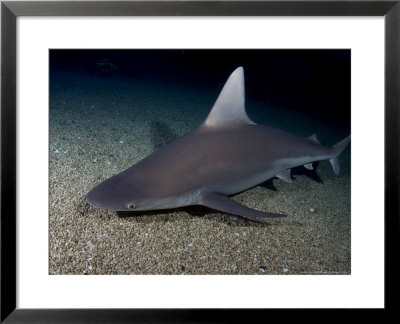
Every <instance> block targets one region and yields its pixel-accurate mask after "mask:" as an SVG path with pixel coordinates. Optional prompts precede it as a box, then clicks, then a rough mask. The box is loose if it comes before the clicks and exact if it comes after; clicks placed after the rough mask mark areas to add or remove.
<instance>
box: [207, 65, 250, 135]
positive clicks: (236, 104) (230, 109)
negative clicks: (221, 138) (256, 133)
mask: <svg viewBox="0 0 400 324" xmlns="http://www.w3.org/2000/svg"><path fill="white" fill-rule="evenodd" d="M203 125H205V126H207V127H223V126H232V125H255V123H254V122H253V121H252V120H251V119H250V118H249V117H248V116H247V114H246V110H245V106H244V72H243V67H241V66H240V67H238V68H237V69H236V70H235V71H233V72H232V74H231V75H230V77H229V79H228V81H226V83H225V85H224V87H223V89H222V91H221V93H220V94H219V96H218V99H217V101H216V102H215V104H214V106H213V108H212V109H211V111H210V113H209V114H208V117H207V118H206V120H205V121H204V124H203Z"/></svg>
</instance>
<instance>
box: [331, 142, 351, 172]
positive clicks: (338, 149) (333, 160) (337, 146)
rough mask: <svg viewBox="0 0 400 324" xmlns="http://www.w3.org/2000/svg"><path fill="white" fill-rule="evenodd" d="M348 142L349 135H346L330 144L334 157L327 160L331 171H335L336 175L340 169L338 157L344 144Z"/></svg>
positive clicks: (344, 146)
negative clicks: (337, 141)
mask: <svg viewBox="0 0 400 324" xmlns="http://www.w3.org/2000/svg"><path fill="white" fill-rule="evenodd" d="M349 143H350V135H349V136H347V137H346V138H344V139H342V140H341V141H340V142H339V143H336V144H335V145H333V146H332V148H333V156H334V157H333V158H331V159H329V162H331V165H332V169H333V172H335V174H336V175H338V174H339V171H340V165H339V159H338V157H339V155H340V154H342V152H343V150H344V149H345V148H346V146H347V145H348V144H349Z"/></svg>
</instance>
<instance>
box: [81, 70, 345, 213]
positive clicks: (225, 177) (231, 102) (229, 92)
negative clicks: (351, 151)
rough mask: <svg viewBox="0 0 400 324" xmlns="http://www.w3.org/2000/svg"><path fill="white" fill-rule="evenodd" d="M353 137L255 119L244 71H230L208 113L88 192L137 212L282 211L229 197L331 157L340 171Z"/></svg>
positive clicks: (96, 202) (99, 201)
mask: <svg viewBox="0 0 400 324" xmlns="http://www.w3.org/2000/svg"><path fill="white" fill-rule="evenodd" d="M349 142H350V136H348V137H347V138H345V139H343V140H342V141H341V142H339V143H338V144H336V145H334V146H333V147H326V146H322V145H321V144H319V143H318V140H317V138H316V136H315V135H313V136H311V137H309V138H302V137H297V136H294V135H292V134H289V133H286V132H283V131H281V130H279V129H275V128H271V127H267V126H262V125H257V124H256V123H254V122H253V121H252V120H250V118H249V117H248V116H247V114H246V111H245V104H244V72H243V68H242V67H239V68H237V69H236V70H235V71H234V72H233V73H232V74H231V76H230V77H229V79H228V81H227V82H226V84H225V86H224V88H223V89H222V91H221V93H220V95H219V97H218V99H217V101H216V102H215V104H214V106H213V108H212V110H211V112H210V113H209V115H208V117H207V118H206V120H205V121H204V122H203V124H201V125H200V126H199V127H198V128H197V129H195V130H193V131H191V132H190V133H188V134H186V135H184V136H182V137H180V138H178V139H177V140H175V141H174V142H172V143H170V144H168V145H166V146H164V147H163V148H161V149H159V150H158V151H156V152H154V153H153V154H151V155H149V156H148V157H146V158H144V159H143V160H141V161H140V162H138V163H137V164H135V165H133V166H132V167H130V168H128V169H126V170H125V171H123V172H121V173H119V174H117V175H115V176H113V177H111V178H109V179H107V180H105V181H104V182H102V183H100V184H99V185H98V186H97V187H95V188H94V189H92V190H91V191H90V192H89V193H88V194H87V197H86V199H87V201H88V203H89V204H90V205H92V206H93V207H96V208H104V209H109V210H113V211H142V210H156V209H169V208H176V207H182V206H189V205H203V206H207V207H209V208H212V209H216V210H219V211H222V212H225V213H228V214H232V215H237V216H241V217H245V218H250V219H254V218H255V219H260V218H266V217H282V216H285V215H281V214H271V213H267V212H263V211H258V210H255V209H251V208H248V207H246V206H243V205H241V204H238V203H236V202H235V201H233V200H232V199H230V198H229V197H228V196H229V195H233V194H235V193H238V192H241V191H244V190H246V189H249V188H251V187H253V186H255V185H257V184H260V183H262V182H264V181H266V180H268V179H270V178H273V177H278V178H280V179H282V180H284V181H286V182H291V178H290V169H291V168H293V167H297V166H300V165H304V166H305V167H306V168H308V169H312V162H314V161H320V160H326V159H329V160H330V162H331V164H332V167H333V170H334V172H335V173H336V174H338V173H339V162H338V156H339V155H340V154H341V153H342V151H343V150H344V149H345V147H346V146H347V145H348V144H349Z"/></svg>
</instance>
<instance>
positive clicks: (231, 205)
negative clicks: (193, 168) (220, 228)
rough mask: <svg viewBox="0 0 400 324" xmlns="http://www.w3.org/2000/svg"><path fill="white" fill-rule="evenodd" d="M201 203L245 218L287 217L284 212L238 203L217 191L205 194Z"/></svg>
mask: <svg viewBox="0 0 400 324" xmlns="http://www.w3.org/2000/svg"><path fill="white" fill-rule="evenodd" d="M198 203H199V205H203V206H206V207H209V208H212V209H216V210H219V211H222V212H225V213H228V214H232V215H237V216H241V217H245V218H250V219H253V218H258V219H260V218H277V217H285V216H286V215H282V214H270V213H265V212H262V211H259V210H255V209H251V208H249V207H246V206H243V205H241V204H238V203H237V202H236V201H234V200H232V199H230V198H229V197H227V196H224V195H221V194H217V193H207V194H204V195H203V196H202V197H201V199H200V201H199V202H198Z"/></svg>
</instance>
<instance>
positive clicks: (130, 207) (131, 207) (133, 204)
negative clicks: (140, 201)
mask: <svg viewBox="0 0 400 324" xmlns="http://www.w3.org/2000/svg"><path fill="white" fill-rule="evenodd" d="M128 208H129V209H135V208H136V205H135V203H130V204H129V205H128Z"/></svg>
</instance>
